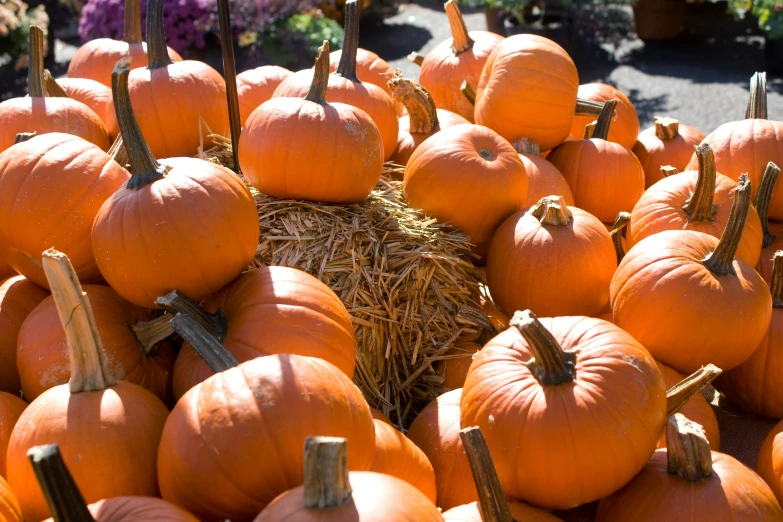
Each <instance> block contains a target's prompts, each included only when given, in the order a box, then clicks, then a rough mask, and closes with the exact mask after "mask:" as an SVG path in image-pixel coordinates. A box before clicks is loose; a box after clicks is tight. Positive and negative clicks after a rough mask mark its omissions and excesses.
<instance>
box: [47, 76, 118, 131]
mask: <svg viewBox="0 0 783 522" xmlns="http://www.w3.org/2000/svg"><path fill="white" fill-rule="evenodd" d="M57 83H59V84H60V87H62V88H63V90H64V91H65V93H66V94H67V95H68V97H69V98H73V99H74V100H76V101H78V102H81V103H83V104H85V105H86V106H87V107H89V108H90V109H92V110H93V112H94V113H95V114H97V115H98V117H99V118H100V119H101V121H102V122H103V124H104V125H105V126H106V131H107V132H108V133H109V138H110V139H111V140H112V141H113V140H115V139H116V138H117V135H118V134H119V133H120V127H119V125H118V124H117V114H116V113H115V112H114V100H112V97H111V89H110V88H109V87H106V86H105V85H103V84H102V83H99V82H97V81H95V80H90V79H88V78H60V79H58V80H57Z"/></svg>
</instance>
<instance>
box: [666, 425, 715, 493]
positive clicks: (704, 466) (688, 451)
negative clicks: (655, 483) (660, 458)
mask: <svg viewBox="0 0 783 522" xmlns="http://www.w3.org/2000/svg"><path fill="white" fill-rule="evenodd" d="M666 454H667V457H668V464H669V465H668V469H669V474H670V475H677V476H678V477H680V478H681V479H683V480H686V481H688V482H698V481H700V480H702V479H705V478H709V477H711V476H712V450H711V449H710V443H709V442H707V436H706V435H705V434H704V428H702V427H701V426H700V425H698V424H696V423H695V422H692V421H689V420H688V419H687V418H685V416H684V415H683V414H681V413H676V414H674V415H672V416H671V417H669V420H668V422H667V423H666Z"/></svg>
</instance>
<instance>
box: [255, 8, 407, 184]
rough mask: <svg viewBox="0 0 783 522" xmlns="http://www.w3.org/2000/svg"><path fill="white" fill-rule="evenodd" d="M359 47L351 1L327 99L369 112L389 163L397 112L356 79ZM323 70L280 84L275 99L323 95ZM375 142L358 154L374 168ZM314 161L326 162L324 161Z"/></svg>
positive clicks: (355, 11)
mask: <svg viewBox="0 0 783 522" xmlns="http://www.w3.org/2000/svg"><path fill="white" fill-rule="evenodd" d="M358 47H359V7H358V5H357V4H356V2H352V1H349V2H347V3H346V4H345V39H344V41H343V52H342V55H341V58H340V65H339V66H338V67H337V71H336V72H335V73H334V74H330V75H328V85H327V86H326V98H327V99H328V100H329V101H330V102H331V103H333V104H334V103H342V104H345V105H351V106H353V107H356V108H357V109H361V110H362V111H364V112H366V113H367V115H368V116H369V117H370V118H372V121H373V122H374V123H375V125H376V126H377V127H378V131H379V132H380V137H381V141H382V142H383V149H382V151H381V157H382V159H383V160H388V159H389V158H391V156H392V154H393V153H394V149H395V148H396V147H397V134H398V132H399V123H398V121H397V110H396V109H395V108H394V101H393V100H392V99H391V97H390V96H389V95H388V94H386V91H384V90H383V89H382V88H380V87H378V86H376V85H373V84H372V83H362V81H361V80H360V79H359V78H358V77H357V76H356V53H357V49H358ZM324 49H325V54H327V55H328V54H329V48H328V46H325V48H324ZM324 59H328V56H327V57H324ZM327 65H328V64H327ZM324 69H325V67H323V68H322V67H318V66H316V70H313V69H308V70H304V71H299V72H298V73H296V74H294V75H293V76H291V77H289V78H288V79H286V80H285V81H283V83H281V84H280V86H279V87H278V88H277V89H276V90H275V94H274V97H275V98H280V97H284V98H285V97H287V98H304V97H305V96H308V95H309V94H310V91H311V86H312V85H313V84H318V86H319V89H318V90H317V91H315V92H314V93H313V94H315V93H320V92H322V90H323V86H322V85H321V82H322V81H323V77H322V75H323V73H324V72H325V70H324ZM316 73H317V74H318V76H319V79H318V81H317V82H316V81H315V75H316ZM321 99H323V96H321ZM365 129H366V126H365V124H364V123H363V122H362V123H361V124H358V129H357V130H356V133H357V134H359V133H361V132H367V133H370V134H372V132H371V131H369V130H366V131H365ZM335 130H336V129H333V130H332V131H330V134H331V132H334V131H335ZM341 134H342V133H341ZM374 141H375V139H374V134H373V145H372V146H369V145H365V148H366V150H360V151H359V152H360V154H361V152H364V154H366V157H365V164H367V165H368V166H369V165H373V166H374V165H375V161H376V159H375V145H374ZM334 145H335V148H333V149H332V150H335V149H336V147H337V146H340V145H341V144H340V143H339V142H338V143H335V144H334ZM330 148H331V147H330ZM241 150H242V148H241V147H240V151H241ZM312 161H313V162H324V160H323V159H321V158H319V159H318V160H312ZM334 162H335V163H338V164H339V163H342V161H341V160H338V159H335V160H334ZM325 163H326V162H325ZM310 166H312V165H310ZM243 170H244V169H243ZM376 181H377V179H376ZM262 192H263V191H262ZM270 195H274V194H270Z"/></svg>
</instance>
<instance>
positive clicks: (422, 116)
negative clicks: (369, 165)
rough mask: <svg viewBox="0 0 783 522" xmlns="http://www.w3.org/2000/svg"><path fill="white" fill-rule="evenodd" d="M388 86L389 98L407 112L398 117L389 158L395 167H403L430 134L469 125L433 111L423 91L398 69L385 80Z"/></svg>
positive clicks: (457, 117) (453, 115)
mask: <svg viewBox="0 0 783 522" xmlns="http://www.w3.org/2000/svg"><path fill="white" fill-rule="evenodd" d="M389 85H390V86H391V91H392V92H391V95H392V98H393V99H394V100H395V101H398V102H400V103H402V104H403V105H404V106H405V109H406V110H407V114H406V115H405V116H403V117H401V118H400V131H399V135H398V137H397V148H396V149H394V154H392V156H391V158H390V160H391V161H393V162H394V163H396V164H398V165H407V164H408V160H409V159H410V157H411V155H412V154H413V151H415V150H416V149H417V148H418V146H419V145H421V144H422V142H423V141H424V140H426V139H427V138H429V137H430V136H432V135H433V134H435V133H437V132H440V131H441V130H443V129H448V128H449V127H453V126H455V125H460V124H462V123H470V122H469V121H468V120H466V119H465V118H463V117H462V116H460V115H459V114H457V113H454V112H451V111H447V110H445V109H438V108H436V107H435V102H434V101H433V99H432V96H431V95H430V93H429V92H427V89H425V88H424V87H422V86H421V85H419V84H418V83H416V82H414V81H413V80H406V79H404V78H403V77H402V74H401V73H400V72H399V69H397V73H395V75H394V77H393V78H392V79H391V80H389Z"/></svg>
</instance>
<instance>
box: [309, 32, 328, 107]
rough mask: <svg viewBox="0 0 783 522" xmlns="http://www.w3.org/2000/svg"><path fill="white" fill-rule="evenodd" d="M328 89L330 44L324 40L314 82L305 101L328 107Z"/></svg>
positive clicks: (317, 58)
mask: <svg viewBox="0 0 783 522" xmlns="http://www.w3.org/2000/svg"><path fill="white" fill-rule="evenodd" d="M327 87H329V42H328V41H327V40H324V43H323V45H322V46H321V48H320V49H318V56H316V58H315V68H314V69H313V81H312V83H311V84H310V90H309V91H308V92H307V96H305V100H307V101H311V102H313V103H317V104H319V105H328V104H327V103H326V89H327Z"/></svg>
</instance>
